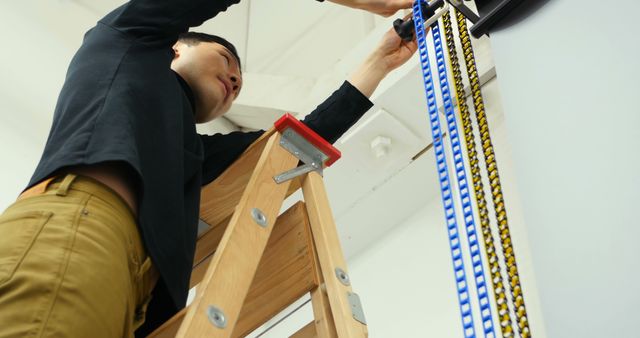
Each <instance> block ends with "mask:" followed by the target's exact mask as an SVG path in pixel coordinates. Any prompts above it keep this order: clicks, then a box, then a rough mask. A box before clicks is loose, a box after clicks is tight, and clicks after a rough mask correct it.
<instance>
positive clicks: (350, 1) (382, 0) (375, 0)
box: [329, 0, 413, 17]
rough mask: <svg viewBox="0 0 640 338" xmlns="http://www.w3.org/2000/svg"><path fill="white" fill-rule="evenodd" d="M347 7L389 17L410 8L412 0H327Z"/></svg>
mask: <svg viewBox="0 0 640 338" xmlns="http://www.w3.org/2000/svg"><path fill="white" fill-rule="evenodd" d="M329 1H331V2H334V3H337V4H340V5H344V6H347V7H352V8H358V9H363V10H365V11H368V12H371V13H374V14H378V15H382V16H384V17H389V16H391V15H393V14H395V13H396V12H397V11H398V10H400V9H406V8H411V6H412V5H413V0H329Z"/></svg>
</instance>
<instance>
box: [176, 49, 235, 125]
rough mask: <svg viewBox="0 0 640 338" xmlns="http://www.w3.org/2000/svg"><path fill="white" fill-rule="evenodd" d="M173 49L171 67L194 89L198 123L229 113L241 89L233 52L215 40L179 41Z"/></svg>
mask: <svg viewBox="0 0 640 338" xmlns="http://www.w3.org/2000/svg"><path fill="white" fill-rule="evenodd" d="M174 52H175V57H174V59H173V62H172V63H171V69H173V70H174V71H176V72H177V73H178V74H180V76H181V77H182V78H183V79H184V80H185V81H186V82H187V84H189V87H191V90H192V91H193V95H194V97H195V104H196V107H195V114H196V122H197V123H204V122H208V121H211V120H213V119H215V118H216V117H219V116H222V115H223V114H224V113H226V112H227V111H228V110H229V108H231V103H232V102H233V100H235V99H236V97H238V94H239V93H240V89H241V88H242V74H241V73H240V67H239V65H238V61H237V60H236V58H235V57H234V56H233V54H232V53H231V52H230V51H229V50H227V48H225V47H224V46H222V45H220V44H217V43H213V42H201V43H198V44H194V45H187V44H185V43H182V42H177V43H176V44H175V45H174Z"/></svg>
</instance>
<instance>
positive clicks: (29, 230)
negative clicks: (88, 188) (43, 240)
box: [0, 210, 53, 284]
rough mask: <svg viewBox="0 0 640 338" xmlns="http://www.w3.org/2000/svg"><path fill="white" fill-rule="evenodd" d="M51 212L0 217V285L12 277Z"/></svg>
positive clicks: (13, 214)
mask: <svg viewBox="0 0 640 338" xmlns="http://www.w3.org/2000/svg"><path fill="white" fill-rule="evenodd" d="M52 215H53V213H52V212H44V211H27V212H19V211H18V212H15V213H13V212H9V210H8V211H7V212H5V214H3V215H1V216H0V284H3V283H5V282H7V281H8V280H10V279H11V277H13V274H14V273H15V272H16V270H17V269H18V267H19V266H20V263H21V262H22V260H23V259H24V257H25V256H26V255H27V253H28V252H29V249H31V247H32V245H33V242H34V241H35V240H36V238H37V237H38V235H39V234H40V232H41V231H42V228H43V227H44V225H45V224H46V223H47V222H48V221H49V219H51V216H52Z"/></svg>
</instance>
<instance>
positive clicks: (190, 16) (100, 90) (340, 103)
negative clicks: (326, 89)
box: [29, 0, 371, 317]
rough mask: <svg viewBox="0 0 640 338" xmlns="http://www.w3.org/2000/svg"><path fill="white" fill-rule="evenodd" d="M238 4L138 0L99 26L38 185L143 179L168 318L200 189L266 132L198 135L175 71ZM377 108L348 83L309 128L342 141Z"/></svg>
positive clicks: (184, 284)
mask: <svg viewBox="0 0 640 338" xmlns="http://www.w3.org/2000/svg"><path fill="white" fill-rule="evenodd" d="M237 2H239V0H218V1H212V0H188V1H187V0H165V1H155V0H132V1H130V2H128V3H126V4H124V5H123V6H121V7H119V8H117V9H116V10H114V11H113V12H111V13H110V14H108V15H107V16H106V17H104V18H103V19H102V20H100V21H99V22H98V23H97V25H96V26H95V27H94V28H92V29H91V30H89V31H88V32H87V33H86V35H85V37H84V40H83V43H82V46H81V47H80V49H79V50H78V52H77V53H76V54H75V56H74V57H73V59H72V61H71V64H70V66H69V69H68V72H67V76H66V79H65V83H64V86H63V88H62V90H61V92H60V96H59V98H58V103H57V105H56V108H55V113H54V120H53V125H52V127H51V131H50V134H49V138H48V140H47V144H46V146H45V149H44V153H43V155H42V158H41V160H40V163H39V164H38V167H37V169H36V171H35V173H34V175H33V177H32V179H31V181H30V183H29V187H30V186H32V185H34V184H36V183H38V182H39V181H41V180H43V179H45V178H46V177H48V176H50V175H51V174H52V173H54V172H56V171H57V170H59V169H61V168H64V167H69V166H75V165H90V164H96V163H102V162H106V161H117V162H119V163H123V164H126V165H127V166H128V167H130V169H131V171H132V173H134V176H137V177H136V181H137V182H136V183H137V187H138V189H137V190H138V191H137V194H138V204H139V210H138V226H139V229H140V231H141V234H142V238H143V240H144V244H145V247H146V248H147V251H148V253H149V255H150V256H151V258H152V260H153V262H154V264H155V266H156V267H157V268H158V270H159V271H160V274H161V276H162V277H161V281H160V286H159V288H160V289H162V290H164V293H165V294H166V293H168V294H169V295H170V296H171V300H172V301H170V302H167V301H166V300H164V301H162V300H159V303H161V304H163V305H162V306H164V307H167V306H170V305H172V306H171V309H166V308H165V311H161V312H164V314H163V315H162V317H165V316H166V315H168V314H170V313H171V312H175V311H176V310H177V309H179V308H181V307H183V306H184V304H185V301H186V296H187V291H188V286H189V278H190V273H191V267H192V262H193V254H194V250H195V242H196V235H197V233H196V232H197V223H198V214H199V204H200V188H201V186H202V185H203V184H205V183H208V182H210V181H212V180H213V179H215V178H216V177H217V176H218V175H219V174H221V173H222V172H223V171H224V170H225V169H226V168H227V167H228V166H229V165H230V164H231V163H232V162H233V161H234V160H235V159H236V158H237V157H238V156H239V155H240V154H241V153H242V152H243V151H244V150H245V149H246V148H247V147H248V146H249V145H250V144H251V143H252V142H253V141H254V140H256V139H257V138H258V137H259V136H260V135H261V133H262V132H253V133H241V132H234V133H231V134H228V135H213V136H206V135H198V134H197V133H196V130H195V120H194V111H193V109H192V103H191V102H190V99H189V97H190V90H189V88H188V86H187V85H186V83H184V82H183V81H181V79H180V78H179V77H178V76H177V74H176V73H175V72H173V71H172V70H171V69H170V64H171V60H172V58H173V51H172V49H171V47H172V45H173V44H174V43H175V41H176V40H177V38H178V35H179V34H180V33H183V32H185V31H187V30H188V28H189V27H192V26H198V25H200V24H201V23H202V22H203V21H204V20H207V19H209V18H211V17H213V16H215V15H216V14H217V13H219V12H220V11H224V10H226V8H227V7H228V6H230V5H232V4H235V3H237ZM370 107H371V102H370V101H369V100H368V99H367V98H366V97H365V96H363V95H362V94H361V93H360V92H359V91H358V90H357V89H355V88H354V87H353V86H351V85H350V84H349V83H348V82H345V83H344V84H343V85H342V86H341V87H340V89H338V90H337V91H336V92H334V93H333V94H332V95H331V96H330V97H329V98H328V99H327V100H326V101H325V102H324V103H322V104H321V105H320V106H318V108H317V109H315V110H314V111H313V112H312V113H311V114H310V115H309V116H308V117H307V118H306V119H305V121H304V122H305V123H306V124H307V125H308V126H309V127H311V128H312V129H313V130H315V131H316V132H318V133H319V134H320V135H322V136H323V137H324V138H326V139H327V140H329V141H331V142H334V141H335V140H337V139H338V138H339V137H340V136H341V135H342V134H343V133H344V132H345V131H346V130H347V129H348V128H349V127H351V126H352V125H353V124H354V123H355V122H356V121H357V120H358V119H359V118H360V117H361V116H362V115H363V114H364V113H365V112H366V111H367V110H368V109H369V108H370ZM161 293H162V292H161ZM156 297H158V295H157V294H156Z"/></svg>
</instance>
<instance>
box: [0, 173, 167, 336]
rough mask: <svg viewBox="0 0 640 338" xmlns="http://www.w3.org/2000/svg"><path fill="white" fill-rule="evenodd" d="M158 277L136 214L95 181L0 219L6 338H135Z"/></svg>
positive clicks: (64, 183)
mask: <svg viewBox="0 0 640 338" xmlns="http://www.w3.org/2000/svg"><path fill="white" fill-rule="evenodd" d="M157 278H158V277H157V272H156V270H155V269H154V268H153V267H152V264H151V260H150V259H149V257H148V256H147V255H146V253H145V249H144V247H143V245H142V242H141V240H140V235H139V233H138V229H137V226H136V222H135V218H134V217H133V215H132V213H131V211H130V210H129V208H128V207H127V205H126V204H125V203H124V202H123V201H122V200H121V199H120V197H119V196H118V195H116V194H115V193H114V192H113V191H111V190H110V189H109V188H107V187H105V186H104V185H102V184H100V183H98V182H96V181H93V180H92V179H89V178H84V177H77V176H75V175H72V174H68V175H64V176H61V177H60V178H58V179H56V180H54V181H53V182H52V183H51V184H50V185H49V186H48V187H47V189H46V190H45V191H44V192H43V193H42V194H38V195H36V196H32V197H28V198H25V199H21V200H19V201H18V202H16V203H14V204H13V205H11V206H10V207H9V208H8V209H7V210H6V211H5V212H4V213H3V214H2V215H0V337H3V338H4V337H74V338H75V337H78V338H96V337H133V333H134V331H135V329H136V328H137V327H139V326H140V325H141V324H142V323H143V322H144V315H145V311H146V306H147V304H148V302H149V298H150V293H151V290H152V289H153V287H154V285H155V283H156V281H157Z"/></svg>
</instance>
